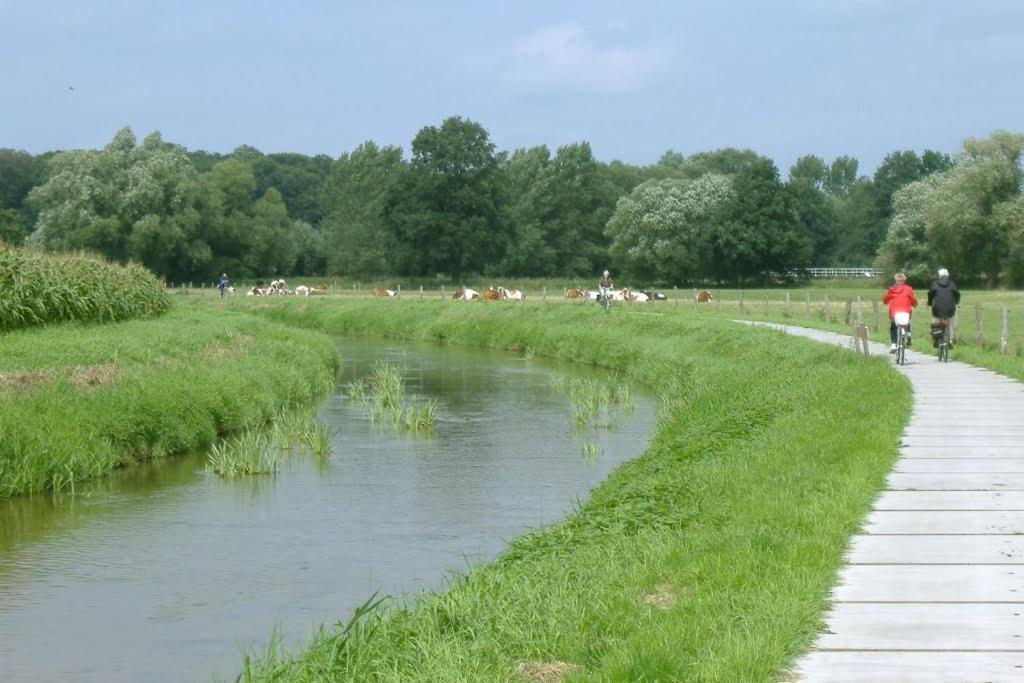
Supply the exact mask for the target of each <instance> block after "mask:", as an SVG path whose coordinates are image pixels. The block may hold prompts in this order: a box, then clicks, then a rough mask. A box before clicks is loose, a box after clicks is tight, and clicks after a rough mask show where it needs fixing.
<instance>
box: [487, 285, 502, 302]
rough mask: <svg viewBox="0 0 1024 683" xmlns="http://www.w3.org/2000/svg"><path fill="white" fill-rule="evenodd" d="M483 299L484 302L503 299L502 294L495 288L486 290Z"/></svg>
mask: <svg viewBox="0 0 1024 683" xmlns="http://www.w3.org/2000/svg"><path fill="white" fill-rule="evenodd" d="M483 299H484V301H497V300H499V299H501V293H500V292H499V291H498V290H496V289H495V288H494V287H488V288H487V289H485V290H484V294H483Z"/></svg>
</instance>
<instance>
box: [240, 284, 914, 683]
mask: <svg viewBox="0 0 1024 683" xmlns="http://www.w3.org/2000/svg"><path fill="white" fill-rule="evenodd" d="M234 306H236V307H238V308H240V309H246V310H251V311H252V312H254V313H258V314H260V315H262V316H264V317H266V318H268V319H270V320H273V321H276V322H279V323H283V324H286V325H289V326H302V327H308V328H312V329H315V330H318V331H321V332H326V333H328V334H352V335H373V336H384V337H388V338H394V339H426V340H446V341H450V342H453V343H459V344H466V345H470V346H481V347H493V348H503V349H510V350H515V351H519V352H522V353H524V354H536V355H539V356H551V357H555V358H563V359H570V360H575V361H579V362H583V363H591V364H597V365H603V366H606V367H610V368H613V369H616V370H619V371H621V372H622V373H624V374H625V375H627V376H628V377H629V378H630V379H632V380H634V381H639V382H642V383H644V384H646V385H647V386H649V387H651V388H652V389H654V390H655V391H656V392H657V393H658V394H659V396H660V398H661V419H660V424H659V428H658V430H657V433H656V434H655V436H654V437H653V439H652V441H651V444H650V447H649V449H648V450H647V451H646V453H645V454H644V455H643V456H641V457H640V458H639V459H637V460H635V461H633V462H630V463H628V464H626V465H624V466H622V467H620V468H619V469H618V470H617V471H616V472H615V473H614V474H612V476H611V477H609V478H608V480H606V481H605V483H603V484H602V485H600V486H599V487H597V488H596V489H595V490H594V491H593V493H592V495H591V497H590V499H589V500H587V501H585V502H583V503H581V505H580V507H579V510H578V511H577V512H576V513H574V514H573V515H571V516H570V517H569V518H568V519H567V520H565V521H564V522H562V523H559V524H555V525H551V526H547V527H544V528H542V529H539V530H538V531H536V532H534V533H531V534H528V535H526V536H523V537H520V538H518V539H516V540H515V541H514V542H513V543H512V544H511V546H510V547H509V549H508V550H507V551H506V552H505V553H503V554H502V555H501V557H500V558H499V559H498V560H496V561H495V562H493V563H490V564H487V565H484V566H480V567H476V568H474V569H472V570H471V571H470V572H469V573H468V574H467V575H465V576H462V577H457V578H454V579H453V583H452V586H451V588H450V589H449V590H447V591H445V592H442V593H436V594H435V593H426V594H422V595H420V596H418V597H417V598H416V600H415V602H414V603H413V604H411V605H407V606H403V605H397V604H394V605H392V606H391V607H390V608H389V609H383V610H382V609H374V610H370V611H369V612H368V613H366V614H360V615H359V616H358V617H357V618H355V619H353V621H352V622H351V623H350V624H349V626H348V627H344V626H339V627H338V628H337V629H327V630H324V631H322V632H321V633H320V634H318V635H317V636H316V637H315V638H314V639H313V640H312V642H311V643H310V644H309V646H308V648H307V649H305V650H304V651H302V652H299V653H295V654H293V655H288V654H283V653H280V652H277V651H276V649H275V648H273V647H272V648H271V649H270V651H269V652H267V653H266V654H265V655H264V656H262V657H260V658H258V659H256V660H253V661H250V662H247V665H246V667H245V671H244V672H243V674H242V679H243V680H271V679H273V680H282V679H283V680H323V679H339V680H351V679H356V680H359V679H371V678H372V679H374V680H402V681H409V680H421V681H428V680H429V681H436V680H506V679H510V678H514V677H515V676H516V675H517V672H518V673H519V675H520V676H521V677H529V676H531V675H533V674H536V673H538V672H540V671H542V670H548V671H557V670H561V671H563V672H565V673H567V675H568V678H569V679H570V680H572V679H576V680H591V679H600V680H708V681H711V680H715V681H718V680H743V681H762V680H763V681H770V680H778V678H779V677H780V676H781V675H783V670H784V669H785V667H787V666H788V665H789V664H790V663H791V662H792V660H793V659H794V657H796V656H797V655H798V654H799V653H800V652H801V651H803V650H804V649H805V648H806V647H807V646H808V645H809V643H810V641H811V639H812V637H813V635H814V634H815V632H816V631H817V629H818V628H819V626H820V623H821V616H822V612H823V609H824V607H825V605H826V600H827V595H828V590H829V587H830V586H831V584H832V582H833V580H834V576H835V572H836V569H837V568H838V567H839V565H840V564H841V561H842V550H843V548H844V547H845V545H846V542H847V539H848V537H849V535H850V534H851V533H852V532H853V531H855V530H856V529H857V527H858V525H859V523H860V521H861V520H862V518H863V516H864V514H865V513H866V512H867V510H868V509H869V507H870V504H871V501H872V500H873V498H874V497H875V495H876V494H877V492H878V491H879V490H880V489H881V488H882V485H883V482H884V479H885V476H886V473H887V472H888V470H889V468H890V466H891V465H892V462H893V460H894V458H895V454H896V444H897V442H898V437H899V434H900V431H901V428H902V425H903V424H904V422H905V420H906V418H907V416H908V413H909V406H910V392H909V387H908V385H907V383H906V382H905V381H904V380H902V379H901V378H900V377H898V376H897V375H896V374H895V373H893V372H891V370H890V368H889V367H888V362H887V360H886V359H880V358H878V359H867V360H865V359H863V358H859V357H857V356H855V355H854V354H850V353H845V352H843V351H841V350H839V349H834V348H827V347H822V346H820V345H816V344H814V343H812V342H806V341H801V340H795V339H786V338H783V337H782V336H780V335H779V334H777V333H773V332H770V331H767V330H755V329H746V328H741V327H738V326H736V325H734V324H731V323H728V322H726V321H718V320H708V319H704V320H698V319H694V318H690V317H685V316H681V315H656V313H657V309H656V308H653V309H652V308H643V307H635V308H627V307H618V308H616V309H615V310H614V311H613V312H612V314H611V315H605V314H604V313H603V312H602V311H600V309H598V308H597V307H595V306H578V307H572V306H541V305H530V304H527V305H523V306H517V305H509V306H500V305H495V306H483V305H473V304H460V303H445V302H439V301H433V302H430V301H424V302H412V301H409V302H396V301H388V300H383V301H345V302H343V303H342V302H339V301H337V300H330V299H324V300H274V301H258V302H251V301H248V302H247V301H238V302H237V303H235V304H234ZM652 313H655V315H651V314H652ZM512 409H514V407H513V408H512ZM339 616H340V617H342V619H343V620H344V619H345V618H346V615H339Z"/></svg>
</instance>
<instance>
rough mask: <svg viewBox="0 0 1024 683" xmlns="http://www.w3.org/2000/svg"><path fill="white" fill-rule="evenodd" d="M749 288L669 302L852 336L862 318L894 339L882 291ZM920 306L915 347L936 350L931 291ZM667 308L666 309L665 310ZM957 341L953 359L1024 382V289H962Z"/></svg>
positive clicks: (688, 309)
mask: <svg viewBox="0 0 1024 683" xmlns="http://www.w3.org/2000/svg"><path fill="white" fill-rule="evenodd" d="M788 293H789V295H790V301H789V304H788V305H787V303H786V300H785V298H786V294H787V290H781V289H769V290H746V291H744V292H743V303H742V305H741V304H740V293H739V290H716V291H715V294H716V296H717V298H716V300H714V301H712V302H710V303H706V304H694V303H692V302H690V301H689V300H687V301H685V302H679V303H678V304H669V305H668V308H670V309H671V311H670V312H672V313H673V315H681V316H690V317H700V318H708V317H714V318H730V319H745V320H765V321H771V322H780V323H786V324H790V325H802V326H804V327H815V328H818V329H825V330H830V331H833V332H839V333H843V334H849V333H850V331H851V327H852V325H853V324H854V323H855V322H856V321H857V319H858V312H859V315H860V319H862V320H863V321H864V322H865V324H867V326H868V333H869V336H870V338H871V340H872V341H877V342H883V343H886V344H888V343H889V318H888V312H887V307H886V306H885V305H884V304H882V303H881V298H882V294H883V289H882V288H880V287H874V288H847V289H842V288H835V289H826V288H824V287H819V288H817V289H814V290H807V289H805V290H792V291H789V292H788ZM917 294H918V299H919V301H920V305H919V306H918V308H917V310H916V312H915V314H914V333H915V334H914V349H915V350H917V351H923V352H925V353H935V351H933V350H932V348H931V340H930V338H929V336H928V326H929V323H930V322H931V312H930V311H929V310H928V307H927V305H926V300H927V296H928V292H927V290H924V291H922V290H920V289H919V290H917ZM1004 306H1005V307H1006V309H1007V334H1006V342H1007V343H1006V349H1005V351H1004V350H1003V349H1002V348H1001V344H1000V337H1001V335H1002V309H1003V307H1004ZM663 310H664V309H663ZM955 327H956V333H957V343H956V344H955V345H954V347H953V350H952V351H951V353H950V357H951V358H952V360H962V361H964V362H967V363H972V364H974V365H979V366H981V367H985V368H989V369H991V370H995V371H996V372H1000V373H1002V374H1004V375H1007V376H1009V377H1015V378H1017V379H1022V380H1024V292H1015V291H1005V290H968V291H965V292H963V298H962V301H961V307H960V311H959V313H958V316H957V321H956V324H955Z"/></svg>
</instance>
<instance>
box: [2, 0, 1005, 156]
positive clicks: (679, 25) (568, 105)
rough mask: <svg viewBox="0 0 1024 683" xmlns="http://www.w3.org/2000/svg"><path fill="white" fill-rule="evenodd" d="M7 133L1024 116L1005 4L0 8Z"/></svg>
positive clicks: (868, 141)
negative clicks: (456, 120)
mask: <svg viewBox="0 0 1024 683" xmlns="http://www.w3.org/2000/svg"><path fill="white" fill-rule="evenodd" d="M0 69H2V73H3V76H2V78H0V147H12V148H16V149H25V150H27V151H29V152H32V153H40V152H44V151H47V150H53V149H68V148H85V147H101V146H103V145H104V144H106V143H107V142H108V141H109V140H110V139H111V138H112V137H113V135H114V133H115V132H116V131H117V130H118V129H119V128H121V127H122V126H125V125H130V126H131V127H132V129H133V130H134V131H135V133H136V135H137V136H138V137H139V138H140V139H141V138H142V137H143V136H145V135H146V134H147V133H149V132H150V131H153V130H159V131H160V132H161V133H162V135H163V137H164V139H165V140H168V141H171V142H175V143H178V144H182V145H184V146H186V147H188V148H189V149H206V150H209V151H215V152H229V151H231V150H232V149H234V148H235V147H237V146H238V145H242V144H248V145H252V146H254V147H257V148H259V149H260V150H262V151H264V152H267V153H270V152H301V153H304V154H327V155H329V156H331V157H337V156H338V155H339V154H341V153H342V152H345V151H348V150H351V149H353V148H354V147H356V146H357V145H358V144H360V143H361V142H363V141H365V140H374V141H376V142H378V143H379V144H394V145H400V146H403V147H405V148H406V149H407V150H408V148H409V143H410V141H411V140H412V138H413V137H414V136H415V134H416V132H417V131H418V130H419V129H420V128H422V127H423V126H427V125H437V124H439V123H440V122H441V121H442V120H443V119H444V118H446V117H448V116H452V115H458V116H463V117H467V118H470V119H472V120H474V121H478V122H479V123H481V124H483V125H484V126H485V127H486V128H487V130H488V131H489V132H490V134H491V138H492V140H493V141H494V142H495V144H496V145H497V146H498V148H499V149H507V150H513V149H516V148H520V147H528V146H533V145H538V144H546V145H548V146H549V147H551V148H552V149H555V148H557V147H558V146H559V145H563V144H569V143H572V142H578V141H582V140H586V141H588V142H590V144H591V146H592V147H593V149H594V153H595V155H596V156H597V157H598V158H600V159H602V160H605V161H610V160H612V159H620V160H622V161H626V162H629V163H636V164H648V163H654V162H655V161H657V160H658V158H659V157H660V156H661V155H662V154H663V153H664V152H665V151H666V150H668V149H674V150H676V151H677V152H680V153H682V154H686V155H689V154H692V153H694V152H698V151H706V150H710V149H715V148H720V147H730V146H731V147H746V148H750V149H753V150H755V151H756V152H758V153H760V154H764V155H767V156H769V157H771V158H773V159H774V160H775V162H776V163H777V164H778V166H779V168H780V170H781V171H782V172H783V173H785V171H786V169H788V168H789V166H790V165H791V164H792V163H793V161H794V160H796V159H797V158H799V157H800V156H802V155H804V154H817V155H819V156H822V157H824V158H825V159H826V160H831V159H832V158H834V157H836V156H838V155H842V154H848V155H852V156H854V157H856V158H857V159H859V160H860V170H861V173H866V174H870V173H872V172H873V170H874V168H875V167H876V166H877V165H878V164H879V163H880V162H881V160H882V159H883V158H884V157H885V155H886V154H888V153H889V152H891V151H894V150H903V149H915V150H918V151H921V150H923V149H925V148H930V149H937V150H940V151H944V152H949V153H955V152H956V151H957V150H958V149H959V147H960V143H961V142H962V140H963V139H964V138H966V137H981V136H985V135H988V134H989V133H991V132H992V131H993V130H996V129H1000V128H1005V129H1010V130H1016V131H1020V130H1022V129H1024V121H1022V115H1024V2H1020V1H1019V0H974V1H973V2H965V1H963V0H957V1H955V2H948V1H946V0H930V1H923V0H922V1H918V0H845V1H841V0H838V1H832V0H820V1H819V0H788V1H787V2H757V1H755V0H743V1H741V0H720V1H719V2H694V1H685V0H675V1H671V0H665V1H663V2H647V1H643V0H639V1H637V0H634V1H633V2H629V3H627V2H622V1H621V0H616V1H608V0H588V1H585V2H582V1H581V2H575V1H564V2H560V1H558V0H544V1H539V0H517V1H514V2H513V1H509V2H485V1H483V0H481V1H476V2H471V1H468V0H467V1H457V2H456V1H451V0H431V1H422V2H411V1H410V2H398V1H395V2H388V1H386V0H378V1H376V2H370V1H366V2H355V1H353V2H344V1H340V0H338V1H335V2H328V1H323V2H314V1H303V0H293V1H292V2H280V1H278V2H262V1H258V0H250V1H248V2H242V1H239V2H221V1H217V0H199V1H197V0H180V1H176V2H151V1H145V0H134V1H110V0H108V1H88V0H78V1H75V2H51V1H47V0H36V1H35V2H27V1H24V2H15V1H12V0H0Z"/></svg>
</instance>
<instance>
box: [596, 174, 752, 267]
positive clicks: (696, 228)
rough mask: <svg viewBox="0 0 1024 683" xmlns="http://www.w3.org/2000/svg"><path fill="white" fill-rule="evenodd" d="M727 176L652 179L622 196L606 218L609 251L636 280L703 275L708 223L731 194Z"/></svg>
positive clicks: (730, 184) (620, 265)
mask: <svg viewBox="0 0 1024 683" xmlns="http://www.w3.org/2000/svg"><path fill="white" fill-rule="evenodd" d="M731 186H732V182H731V181H730V179H729V178H728V177H726V176H722V175H718V174H715V173H707V174H705V175H703V176H700V177H698V178H696V179H693V180H683V179H666V180H649V181H647V182H645V183H643V184H641V185H640V186H639V187H637V188H636V189H635V190H633V192H631V193H630V194H629V196H627V197H622V198H621V199H619V201H618V204H617V205H616V207H615V212H614V213H613V214H612V217H611V219H610V220H609V221H608V226H607V234H608V237H609V238H610V239H611V248H610V252H611V256H612V258H613V259H614V262H615V264H616V267H617V268H621V269H622V271H623V272H624V274H625V275H627V276H630V277H632V278H634V279H636V280H640V281H646V282H652V281H653V282H659V283H678V282H691V281H694V280H697V279H698V278H700V277H701V276H703V275H704V272H703V269H704V268H705V266H706V265H707V264H706V259H705V252H704V246H705V243H706V240H707V235H706V234H705V231H706V226H707V224H708V222H709V220H710V218H711V217H712V216H713V215H714V214H715V212H716V211H718V210H719V208H720V207H721V206H722V204H723V203H725V202H726V200H728V199H730V198H731V197H732V189H731Z"/></svg>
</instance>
